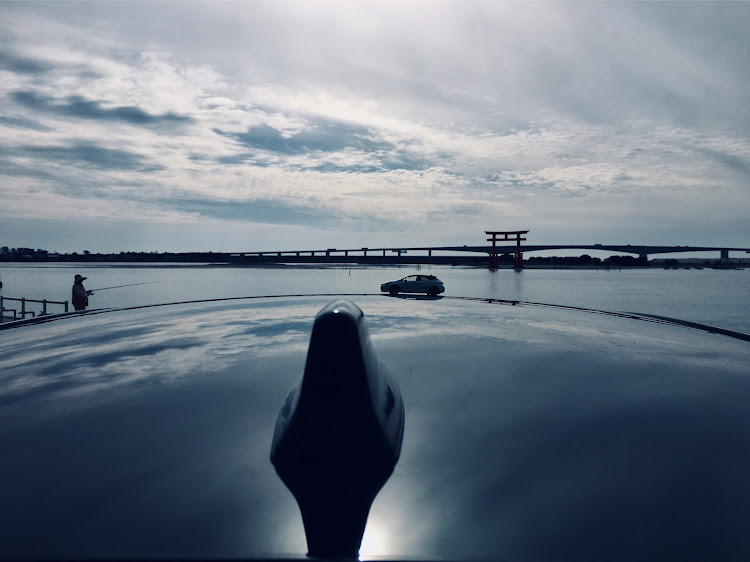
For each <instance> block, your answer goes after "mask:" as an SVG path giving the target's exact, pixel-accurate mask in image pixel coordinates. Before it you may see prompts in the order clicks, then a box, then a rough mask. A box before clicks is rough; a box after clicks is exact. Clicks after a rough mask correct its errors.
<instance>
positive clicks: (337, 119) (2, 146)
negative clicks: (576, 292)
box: [0, 0, 750, 252]
mask: <svg viewBox="0 0 750 562" xmlns="http://www.w3.org/2000/svg"><path fill="white" fill-rule="evenodd" d="M748 29H750V2H726V3H724V2H711V3H698V2H689V3H679V2H667V3H655V2H654V3H652V2H637V3H611V2H607V3H603V2H602V3H598V2H585V3H577V2H542V3H535V2H523V3H516V2H507V3H506V2H472V1H461V2H447V1H444V2H440V1H432V2H416V1H415V2H389V1H379V2H348V1H341V2H322V1H306V2H293V1H275V0H274V1H266V2H239V1H237V2H230V3H223V2H210V3H201V2H164V3H160V2H116V3H110V2H93V3H78V2H54V3H44V2H20V3H13V2H0V246H9V247H32V248H43V249H47V250H50V251H58V252H73V251H78V252H81V251H83V250H89V251H91V252H119V251H159V252H161V251H226V252H234V251H263V250H297V249H300V250H302V249H321V248H329V247H336V248H358V247H363V246H367V247H371V248H375V247H391V246H396V245H404V246H430V245H464V244H467V245H478V244H484V243H486V235H485V234H484V231H485V230H529V231H530V232H529V234H528V236H527V240H528V243H529V244H576V243H579V244H593V243H604V244H675V245H702V246H712V245H720V246H732V247H750V33H748V32H747V30H748Z"/></svg>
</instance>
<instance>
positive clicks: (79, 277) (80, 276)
mask: <svg viewBox="0 0 750 562" xmlns="http://www.w3.org/2000/svg"><path fill="white" fill-rule="evenodd" d="M84 279H88V277H84V276H83V275H78V274H77V273H76V276H75V280H76V281H83V280H84Z"/></svg>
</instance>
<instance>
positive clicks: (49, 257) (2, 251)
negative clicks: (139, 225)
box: [0, 246, 229, 262]
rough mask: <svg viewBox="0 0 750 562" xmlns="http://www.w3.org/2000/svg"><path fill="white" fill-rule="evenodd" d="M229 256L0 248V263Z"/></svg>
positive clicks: (167, 259)
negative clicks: (67, 252)
mask: <svg viewBox="0 0 750 562" xmlns="http://www.w3.org/2000/svg"><path fill="white" fill-rule="evenodd" d="M228 255H229V254H225V253H221V252H179V253H177V252H119V253H111V254H99V253H94V252H89V251H88V250H84V251H83V252H82V253H80V254H79V253H78V252H71V253H69V254H66V253H62V252H50V251H48V250H42V249H36V250H35V249H33V248H9V247H8V246H2V247H0V261H75V262H85V261H114V262H119V261H136V262H137V261H150V262H165V261H186V260H187V261H190V260H205V259H206V258H208V257H209V256H211V257H213V258H214V259H216V258H217V257H221V256H228Z"/></svg>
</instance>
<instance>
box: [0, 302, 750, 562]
mask: <svg viewBox="0 0 750 562" xmlns="http://www.w3.org/2000/svg"><path fill="white" fill-rule="evenodd" d="M332 298H333V297H327V296H319V297H314V296H310V297H304V296H301V297H288V298H262V299H236V300H227V301H218V302H202V303H188V304H179V305H171V306H158V307H147V308H142V309H132V310H117V311H106V312H102V313H97V312H96V311H93V312H90V313H87V314H77V315H70V316H68V317H65V318H59V319H56V320H54V321H51V322H46V323H42V324H33V325H28V326H23V327H18V328H16V329H12V330H5V331H2V332H0V445H1V446H2V461H0V482H2V484H1V485H0V504H1V505H3V509H2V512H1V513H2V515H0V529H2V540H0V556H3V557H17V556H23V557H38V556H42V557H48V556H53V557H222V558H226V557H245V558H253V557H255V558H257V557H304V555H305V553H306V543H305V535H304V530H303V527H302V521H301V517H300V514H299V510H298V508H297V505H296V503H295V501H294V498H293V497H292V495H291V494H290V492H289V491H288V490H287V489H286V488H285V486H284V484H283V483H282V482H281V480H280V479H279V477H278V476H277V474H276V473H275V471H274V468H273V466H272V464H271V462H270V460H269V452H270V446H271V439H272V436H273V433H274V424H275V421H276V417H277V415H278V413H279V410H280V408H281V407H282V405H283V404H284V400H285V397H286V395H287V393H288V392H289V389H290V388H291V387H292V386H293V384H294V383H295V381H296V380H297V379H298V377H299V375H300V373H301V372H302V370H303V368H304V364H305V356H306V352H307V345H308V341H309V337H310V330H311V326H312V322H313V319H314V317H315V315H316V313H317V312H318V310H319V309H320V308H321V307H323V306H324V305H325V304H326V303H328V302H329V301H330V300H332ZM348 298H350V299H351V300H352V301H353V302H355V303H356V304H357V305H358V306H359V307H360V308H361V309H362V310H363V311H364V313H365V316H366V320H367V323H368V326H369V330H370V334H371V337H372V341H373V344H374V347H375V350H376V352H377V354H378V357H379V359H380V360H381V361H382V362H383V363H384V364H385V365H386V366H387V368H388V370H389V371H390V373H391V374H392V375H393V377H394V378H395V379H396V380H397V381H398V384H399V385H400V388H401V393H402V396H403V401H404V405H405V420H406V421H405V432H404V437H403V446H402V450H401V458H400V460H399V461H398V464H397V465H396V468H395V471H394V472H393V475H392V476H391V477H390V480H389V481H388V482H387V483H386V484H385V486H384V487H383V489H382V490H381V491H380V494H379V495H378V496H377V497H376V499H375V501H374V504H373V505H372V509H371V512H370V516H369V519H368V523H367V529H366V532H365V537H364V541H363V547H362V557H364V558H366V557H368V556H385V557H390V558H400V557H404V558H422V559H459V560H466V559H488V558H491V559H513V560H540V559H555V560H601V559H634V558H638V559H644V558H648V559H666V558H679V559H706V558H739V559H744V558H747V557H748V556H750V538H748V537H749V536H748V534H747V533H746V528H745V526H746V521H748V520H750V485H749V484H748V477H747V474H748V473H750V456H749V453H748V442H750V409H748V407H747V404H748V403H750V377H749V376H748V365H750V344H749V343H747V342H745V341H740V340H738V339H733V338H729V337H725V336H722V335H717V334H711V333H707V332H705V331H702V330H696V329H691V328H687V327H680V326H675V325H670V324H669V323H665V322H662V321H657V320H654V321H647V320H646V319H644V318H635V317H634V318H623V317H621V316H613V315H608V314H596V313H592V312H586V311H579V310H570V309H563V308H555V307H545V306H532V305H522V304H519V305H518V306H513V305H511V303H503V302H482V301H473V300H460V299H447V298H444V299H441V298H436V299H429V298H392V297H386V296H350V297H348Z"/></svg>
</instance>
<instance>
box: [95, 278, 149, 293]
mask: <svg viewBox="0 0 750 562" xmlns="http://www.w3.org/2000/svg"><path fill="white" fill-rule="evenodd" d="M154 283H161V281H148V282H146V283H128V284H127V285H115V286H114V287H102V288H101V289H90V290H88V291H86V294H87V295H93V294H94V292H95V291H108V290H109V289H119V288H121V287H134V286H135V285H153V284H154Z"/></svg>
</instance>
